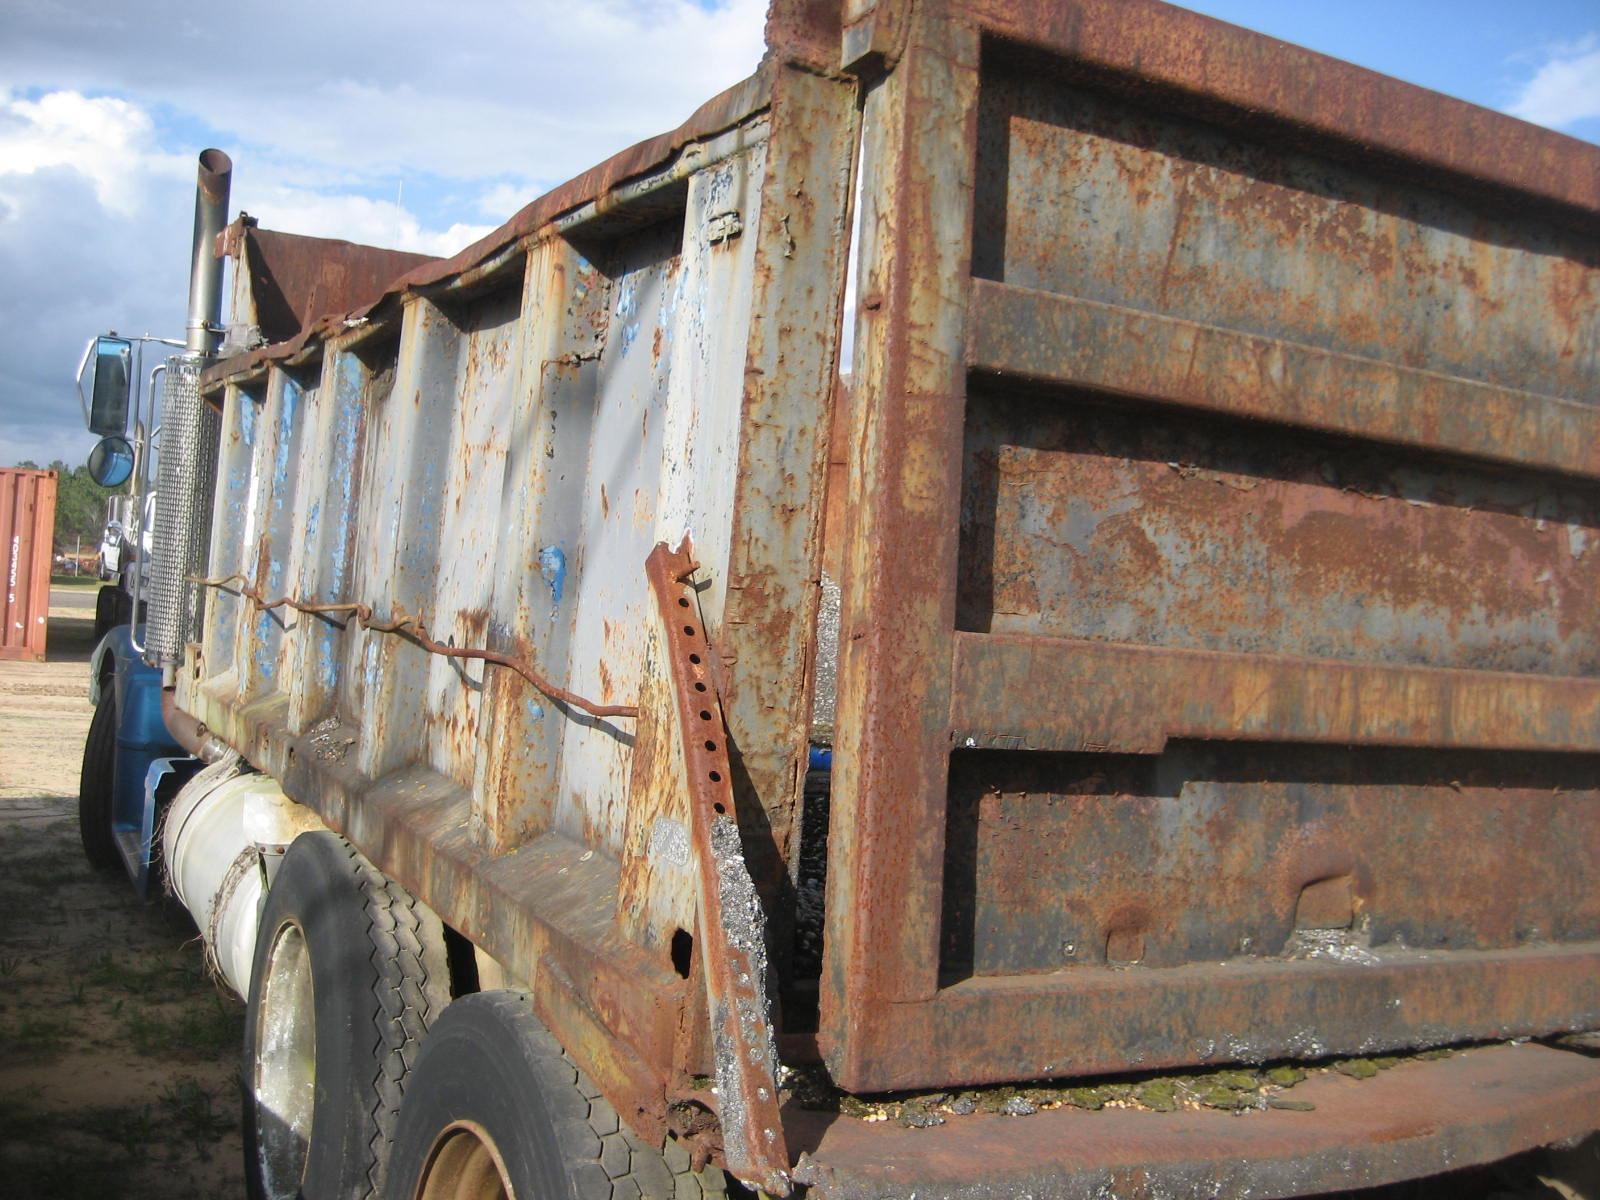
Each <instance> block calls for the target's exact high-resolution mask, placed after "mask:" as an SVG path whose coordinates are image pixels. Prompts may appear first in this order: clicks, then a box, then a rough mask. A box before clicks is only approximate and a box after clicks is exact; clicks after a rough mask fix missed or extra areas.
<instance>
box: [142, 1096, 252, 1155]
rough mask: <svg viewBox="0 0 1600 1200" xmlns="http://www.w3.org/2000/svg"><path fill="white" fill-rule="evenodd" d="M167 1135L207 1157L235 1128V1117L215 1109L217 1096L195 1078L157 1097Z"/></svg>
mask: <svg viewBox="0 0 1600 1200" xmlns="http://www.w3.org/2000/svg"><path fill="white" fill-rule="evenodd" d="M156 1102H157V1105H158V1106H159V1108H160V1110H161V1118H162V1122H163V1124H164V1125H165V1127H166V1131H167V1136H168V1137H169V1138H171V1139H173V1140H174V1141H181V1142H184V1143H186V1144H187V1145H189V1146H191V1147H193V1148H194V1150H195V1151H196V1152H197V1153H200V1154H202V1155H204V1154H206V1153H207V1152H208V1151H209V1149H210V1147H211V1146H213V1145H215V1144H216V1143H217V1142H218V1141H220V1140H221V1139H222V1138H223V1137H224V1136H225V1135H226V1134H227V1133H228V1132H229V1130H231V1129H232V1128H233V1125H234V1118H233V1117H232V1116H231V1115H226V1116H225V1115H223V1114H222V1113H219V1112H218V1111H217V1109H216V1104H215V1097H214V1096H212V1094H211V1093H210V1092H209V1091H207V1090H206V1089H205V1088H203V1087H201V1086H200V1084H199V1083H198V1082H197V1081H195V1080H193V1079H179V1080H176V1081H175V1082H173V1083H171V1084H169V1085H168V1086H167V1087H165V1088H163V1089H162V1091H161V1094H160V1096H158V1097H157V1098H156Z"/></svg>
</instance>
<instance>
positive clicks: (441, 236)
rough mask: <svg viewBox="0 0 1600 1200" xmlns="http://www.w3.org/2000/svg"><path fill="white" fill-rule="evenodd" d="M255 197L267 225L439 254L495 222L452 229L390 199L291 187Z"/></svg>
mask: <svg viewBox="0 0 1600 1200" xmlns="http://www.w3.org/2000/svg"><path fill="white" fill-rule="evenodd" d="M252 203H253V207H252V209H251V215H252V216H254V217H255V218H256V219H257V220H259V221H260V222H261V224H262V226H263V227H264V228H267V229H285V230H289V231H292V232H294V233H302V234H306V235H308V236H310V237H330V238H344V239H345V240H347V241H355V242H365V243H367V244H368V245H373V246H386V247H388V248H389V249H391V250H411V251H414V252H416V253H418V254H435V255H439V256H440V257H447V256H449V255H452V254H454V253H455V252H456V251H458V250H460V249H462V248H463V247H465V246H467V245H469V244H471V243H472V242H475V241H477V240H478V239H479V238H481V237H482V236H483V235H484V234H486V233H488V232H489V231H490V230H492V229H493V228H494V226H492V225H473V224H466V223H463V222H459V221H458V222H456V223H454V224H452V225H451V226H449V228H447V229H424V228H423V226H422V223H421V222H420V221H418V220H417V218H416V216H415V215H413V214H412V213H410V212H408V211H406V209H404V208H402V207H401V206H400V205H399V204H397V203H395V202H394V201H391V200H372V199H369V198H368V197H366V196H351V195H321V194H318V193H316V192H310V191H303V190H299V189H296V188H291V187H277V188H272V189H269V190H266V191H264V192H259V193H258V194H257V198H256V199H255V200H254V201H253V202H252Z"/></svg>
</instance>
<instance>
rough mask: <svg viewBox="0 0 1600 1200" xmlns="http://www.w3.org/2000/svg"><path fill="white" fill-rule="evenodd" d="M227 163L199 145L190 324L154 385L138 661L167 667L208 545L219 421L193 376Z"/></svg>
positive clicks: (186, 634) (206, 343)
mask: <svg viewBox="0 0 1600 1200" xmlns="http://www.w3.org/2000/svg"><path fill="white" fill-rule="evenodd" d="M232 182H233V160H232V159H230V158H229V157H228V156H227V155H226V154H224V153H223V152H222V151H221V150H214V149H213V150H202V151H201V152H200V163H199V173H198V178H197V180H196V183H195V192H194V244H193V245H192V247H191V248H190V258H189V322H188V327H187V333H186V342H185V346H186V349H185V350H184V353H182V354H179V355H174V356H173V357H172V358H170V359H168V360H167V375H166V379H165V381H164V384H163V386H162V389H161V431H162V432H161V461H160V466H159V468H158V469H157V474H156V482H157V494H156V513H155V530H154V535H153V537H152V538H151V556H150V557H151V570H150V574H149V577H148V578H149V593H150V608H149V617H148V623H147V626H146V633H145V661H146V662H148V663H150V664H151V665H152V666H158V667H162V668H164V669H167V670H168V672H169V673H168V676H167V685H168V686H169V687H170V686H171V675H170V669H171V668H173V667H175V666H176V665H177V664H178V663H180V662H182V661H183V648H184V645H185V643H187V642H188V640H189V638H190V637H191V636H192V635H193V634H194V632H195V630H196V629H197V628H198V627H199V623H200V619H201V612H202V604H201V598H200V594H199V591H198V589H197V588H195V587H194V585H192V584H190V583H189V582H188V578H189V576H191V575H194V574H197V573H199V572H201V571H202V570H203V569H204V567H205V563H206V557H207V554H208V552H209V551H210V548H211V493H212V485H213V483H214V481H215V478H216V468H217V441H218V438H219V436H220V432H221V422H220V419H219V418H218V416H217V413H216V412H215V410H213V409H212V408H211V406H210V405H208V404H206V403H205V401H204V400H202V399H201V398H200V373H201V371H203V370H204V369H205V366H206V364H207V363H208V362H209V361H210V360H211V358H212V356H213V355H215V354H216V351H217V347H218V346H219V345H221V344H222V260H221V259H220V258H218V257H217V253H216V246H217V235H218V234H219V233H221V232H222V230H223V229H224V228H225V227H226V226H227V224H228V193H229V190H230V186H231V184H232Z"/></svg>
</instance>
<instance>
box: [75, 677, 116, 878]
mask: <svg viewBox="0 0 1600 1200" xmlns="http://www.w3.org/2000/svg"><path fill="white" fill-rule="evenodd" d="M116 769H117V689H116V688H115V687H114V686H113V685H112V681H111V680H109V679H108V680H106V681H105V683H104V684H103V685H102V686H101V688H100V703H99V704H97V705H95V709H94V717H93V718H92V719H91V720H90V722H89V736H88V737H86V738H85V739H84V742H83V769H82V771H81V772H80V773H79V775H78V836H79V838H80V839H81V840H82V841H83V853H84V857H85V858H87V859H88V860H89V864H90V865H91V866H93V867H94V868H95V869H96V870H100V871H115V870H116V869H117V868H118V867H119V866H121V864H122V858H121V856H120V855H119V854H118V853H117V842H116V839H115V838H114V837H113V836H112V823H111V822H112V814H113V812H114V811H115V810H114V806H113V794H112V784H113V783H114V781H115V779H116Z"/></svg>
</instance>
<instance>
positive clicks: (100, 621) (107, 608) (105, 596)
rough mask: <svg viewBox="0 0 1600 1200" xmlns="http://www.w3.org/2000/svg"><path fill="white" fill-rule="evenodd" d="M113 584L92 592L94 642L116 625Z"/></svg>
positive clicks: (96, 642)
mask: <svg viewBox="0 0 1600 1200" xmlns="http://www.w3.org/2000/svg"><path fill="white" fill-rule="evenodd" d="M119 590H120V589H118V587H117V586H116V585H115V584H110V585H108V586H106V587H103V588H101V589H100V590H99V591H98V592H96V593H95V594H94V644H95V645H96V646H98V645H99V644H100V640H101V639H102V638H104V637H105V636H106V634H108V633H110V632H111V631H112V629H114V628H115V627H116V625H117V610H118V608H119V605H118V604H117V593H118V591H119Z"/></svg>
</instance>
